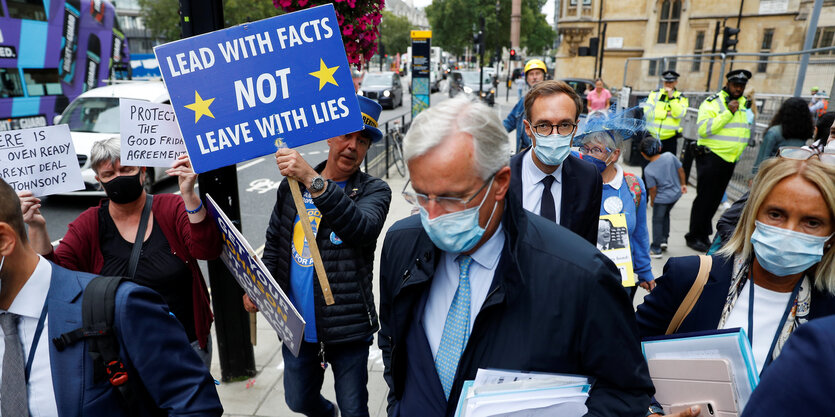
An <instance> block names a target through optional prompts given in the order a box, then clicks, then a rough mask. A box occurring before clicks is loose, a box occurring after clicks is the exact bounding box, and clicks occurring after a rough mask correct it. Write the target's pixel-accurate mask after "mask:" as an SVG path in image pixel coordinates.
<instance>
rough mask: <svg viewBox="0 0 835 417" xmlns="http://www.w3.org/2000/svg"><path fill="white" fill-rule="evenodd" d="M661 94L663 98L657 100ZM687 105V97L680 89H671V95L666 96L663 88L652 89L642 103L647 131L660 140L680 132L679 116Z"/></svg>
mask: <svg viewBox="0 0 835 417" xmlns="http://www.w3.org/2000/svg"><path fill="white" fill-rule="evenodd" d="M662 96H663V97H664V98H665V99H664V100H662V101H659V97H662ZM689 105H690V103H689V101H688V100H687V97H684V96H683V95H682V94H681V91H678V90H675V91H673V96H672V97H667V93H666V91H665V90H664V89H663V88H662V89H661V90H658V91H653V92H652V93H650V94H649V97H648V98H647V101H645V102H644V105H643V108H644V119H645V120H646V129H647V131H648V132H649V133H650V134H651V135H652V136H653V137H654V138H656V139H660V140H664V139H669V138H671V137H673V136H675V134H676V133H679V132H681V118H682V117H684V114H685V113H686V112H687V107H688V106H689ZM668 113H669V115H668Z"/></svg>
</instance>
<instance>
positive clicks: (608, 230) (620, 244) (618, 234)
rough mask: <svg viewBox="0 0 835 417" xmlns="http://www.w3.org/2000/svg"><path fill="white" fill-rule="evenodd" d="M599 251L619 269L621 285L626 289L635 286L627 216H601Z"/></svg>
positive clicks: (598, 239)
mask: <svg viewBox="0 0 835 417" xmlns="http://www.w3.org/2000/svg"><path fill="white" fill-rule="evenodd" d="M597 249H600V251H601V252H603V254H604V255H606V256H607V257H608V258H609V259H611V260H612V262H614V263H615V266H616V267H618V271H620V278H621V284H623V286H624V287H633V286H635V273H634V270H633V268H632V249H631V248H630V246H629V229H628V228H627V226H626V215H624V214H623V213H617V214H607V215H605V216H600V221H599V223H598V226H597Z"/></svg>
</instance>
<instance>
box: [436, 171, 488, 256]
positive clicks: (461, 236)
mask: <svg viewBox="0 0 835 417" xmlns="http://www.w3.org/2000/svg"><path fill="white" fill-rule="evenodd" d="M491 188H493V180H492V179H491V180H490V186H489V187H488V188H487V192H486V193H485V194H484V197H483V198H482V199H481V203H478V206H476V207H472V208H468V209H466V210H461V211H456V212H455V213H449V214H444V215H441V216H438V217H435V218H434V219H430V218H429V213H428V212H427V211H426V209H424V208H423V207H420V223H421V224H422V225H423V230H425V231H426V234H427V235H429V239H432V243H434V244H435V246H437V247H438V249H440V250H442V251H444V252H449V253H461V252H466V251H468V250H470V249H472V248H473V247H475V245H476V243H478V241H479V240H481V237H482V236H483V235H484V228H483V227H481V225H479V224H478V211H479V209H481V205H482V204H484V201H485V200H486V199H487V194H489V192H490V189H491ZM495 212H496V205H495V204H494V205H493V211H492V212H490V218H489V219H487V224H490V220H492V219H493V213H495Z"/></svg>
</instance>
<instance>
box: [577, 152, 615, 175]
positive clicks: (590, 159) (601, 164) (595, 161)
mask: <svg viewBox="0 0 835 417" xmlns="http://www.w3.org/2000/svg"><path fill="white" fill-rule="evenodd" d="M587 156H588V155H587ZM583 160H584V161H588V162H591V164H592V165H594V167H595V168H597V172H599V173H601V174H603V171H605V170H606V168H608V167H609V164H608V163H606V161H602V160H600V159H597V158H595V157H593V156H588V157H587V158H583Z"/></svg>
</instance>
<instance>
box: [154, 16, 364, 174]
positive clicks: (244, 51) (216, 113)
mask: <svg viewBox="0 0 835 417" xmlns="http://www.w3.org/2000/svg"><path fill="white" fill-rule="evenodd" d="M154 52H155V53H156V57H157V61H159V63H160V70H161V72H162V77H163V79H164V80H165V84H166V86H167V87H168V92H169V95H170V96H171V102H172V104H173V105H174V112H175V113H176V115H177V121H178V123H179V125H180V130H181V131H182V133H183V139H184V141H185V144H186V148H187V150H188V154H189V157H190V158H191V162H192V165H193V166H194V170H195V172H198V173H202V172H206V171H209V170H212V169H216V168H220V167H224V166H228V165H232V164H235V163H237V162H241V161H246V160H248V159H252V158H256V157H259V156H263V155H267V154H272V153H274V152H275V150H276V141H277V139H282V140H283V142H284V143H286V144H287V146H289V147H291V148H292V147H297V146H301V145H305V144H308V143H312V142H316V141H319V140H322V139H327V138H331V137H335V136H339V135H342V134H345V133H349V132H355V131H358V130H361V129H362V128H363V122H362V115H361V114H360V109H359V103H358V102H357V99H356V93H355V91H354V84H353V81H352V79H351V69H350V67H349V64H348V58H347V56H346V54H345V47H344V45H343V43H342V36H341V35H340V29H339V25H338V24H337V20H336V12H335V11H334V8H333V5H331V4H326V5H323V6H319V7H313V8H310V9H305V10H301V11H298V12H294V13H288V14H285V15H281V16H276V17H272V18H269V19H264V20H260V21H257V22H253V23H246V24H242V25H239V26H235V27H232V28H228V29H223V30H219V31H216V32H211V33H207V34H204V35H200V36H195V37H191V38H187V39H182V40H179V41H175V42H171V43H167V44H165V45H161V46H158V47H156V48H154Z"/></svg>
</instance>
